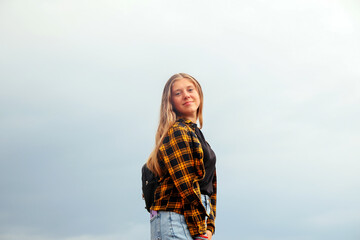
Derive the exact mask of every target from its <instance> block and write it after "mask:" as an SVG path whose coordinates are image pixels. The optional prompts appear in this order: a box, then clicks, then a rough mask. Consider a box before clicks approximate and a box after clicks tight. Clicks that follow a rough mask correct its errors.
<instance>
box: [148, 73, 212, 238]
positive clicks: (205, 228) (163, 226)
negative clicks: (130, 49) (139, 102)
mask: <svg viewBox="0 0 360 240" xmlns="http://www.w3.org/2000/svg"><path fill="white" fill-rule="evenodd" d="M202 108H203V93H202V90H201V86H200V84H199V83H198V82H197V81H196V80H195V78H193V77H192V76H190V75H188V74H185V73H179V74H175V75H173V76H172V77H171V78H170V79H169V80H168V81H167V83H166V85H165V87H164V91H163V94H162V101H161V110H160V122H159V126H158V130H157V133H156V137H155V138H156V139H155V140H156V143H155V148H154V150H153V152H152V153H151V155H150V157H149V159H148V161H147V166H148V168H149V169H150V170H151V171H152V172H154V173H155V174H156V175H157V176H158V177H159V186H158V187H157V189H156V191H155V194H154V204H153V205H152V207H151V213H150V214H151V216H150V217H151V220H150V223H151V239H152V240H155V239H156V240H157V239H161V240H171V239H177V240H192V239H211V238H212V235H213V233H214V231H215V216H216V169H215V162H216V156H215V153H214V152H213V150H212V149H211V147H210V145H209V144H208V143H207V142H206V140H205V138H204V135H203V134H202V132H201V131H200V129H199V128H198V127H197V124H196V123H197V121H198V120H199V124H200V128H201V127H202V123H203V117H202Z"/></svg>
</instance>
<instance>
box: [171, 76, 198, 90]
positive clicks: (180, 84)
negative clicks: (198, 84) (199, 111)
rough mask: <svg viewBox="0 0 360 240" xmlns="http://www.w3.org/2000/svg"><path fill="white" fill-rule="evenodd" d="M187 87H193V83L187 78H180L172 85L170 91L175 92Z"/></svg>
mask: <svg viewBox="0 0 360 240" xmlns="http://www.w3.org/2000/svg"><path fill="white" fill-rule="evenodd" d="M187 87H195V85H194V83H193V81H192V80H190V79H188V78H181V79H178V80H176V81H175V82H174V83H173V85H172V88H171V90H172V91H176V90H179V89H182V88H187Z"/></svg>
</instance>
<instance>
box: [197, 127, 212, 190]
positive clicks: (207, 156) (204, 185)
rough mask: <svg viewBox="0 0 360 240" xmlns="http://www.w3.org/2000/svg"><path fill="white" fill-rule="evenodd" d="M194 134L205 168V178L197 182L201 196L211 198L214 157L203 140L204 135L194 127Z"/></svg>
mask: <svg viewBox="0 0 360 240" xmlns="http://www.w3.org/2000/svg"><path fill="white" fill-rule="evenodd" d="M195 133H196V135H197V137H198V138H199V141H200V143H201V147H202V149H203V152H204V159H203V161H204V167H205V177H204V178H203V179H202V180H201V181H199V185H200V191H201V194H206V195H208V196H211V195H212V194H213V192H214V189H213V179H214V173H215V163H216V155H215V153H214V151H213V150H212V149H211V147H210V145H209V143H208V142H207V141H206V140H205V137H204V135H203V134H202V132H201V131H200V129H199V128H198V127H195Z"/></svg>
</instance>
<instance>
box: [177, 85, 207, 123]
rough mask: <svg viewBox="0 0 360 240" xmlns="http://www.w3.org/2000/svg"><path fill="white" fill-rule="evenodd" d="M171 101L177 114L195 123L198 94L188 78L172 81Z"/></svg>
mask: <svg viewBox="0 0 360 240" xmlns="http://www.w3.org/2000/svg"><path fill="white" fill-rule="evenodd" d="M171 103H172V105H173V107H174V108H175V110H176V112H177V114H178V115H179V116H181V117H183V118H185V119H188V120H191V121H192V122H193V123H196V120H197V110H198V108H199V106H200V96H199V93H198V92H197V90H196V87H195V85H194V83H193V82H192V81H191V80H190V79H188V78H181V79H179V80H176V81H175V82H174V83H173V85H172V88H171Z"/></svg>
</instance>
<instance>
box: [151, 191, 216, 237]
mask: <svg viewBox="0 0 360 240" xmlns="http://www.w3.org/2000/svg"><path fill="white" fill-rule="evenodd" d="M201 201H202V203H203V205H204V207H205V209H206V212H207V213H208V214H209V213H210V198H209V196H207V195H201ZM206 220H207V218H206ZM150 226H151V240H175V239H176V240H193V238H192V237H191V235H190V232H189V229H188V227H187V225H186V222H185V218H184V215H181V214H178V213H175V212H168V211H158V212H153V214H152V215H151V219H150Z"/></svg>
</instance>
